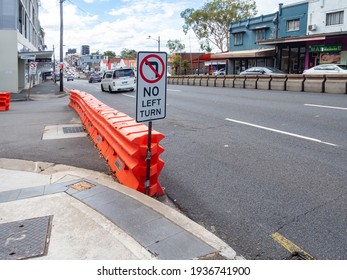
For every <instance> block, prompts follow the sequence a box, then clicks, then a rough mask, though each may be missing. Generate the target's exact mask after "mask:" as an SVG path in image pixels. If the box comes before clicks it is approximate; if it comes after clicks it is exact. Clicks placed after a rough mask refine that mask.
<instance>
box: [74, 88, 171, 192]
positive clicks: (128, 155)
mask: <svg viewBox="0 0 347 280" xmlns="http://www.w3.org/2000/svg"><path fill="white" fill-rule="evenodd" d="M69 106H70V107H72V108H73V109H75V110H76V112H77V113H78V115H79V116H80V118H81V120H82V122H83V124H84V126H85V128H86V129H87V131H88V133H89V135H90V137H91V138H92V139H93V141H94V143H95V145H96V146H97V147H98V149H99V150H100V152H101V154H102V155H103V156H104V158H105V159H106V161H107V162H108V165H109V166H110V168H111V169H112V171H113V172H114V173H115V176H116V177H117V179H118V180H119V182H120V183H121V184H123V185H125V186H127V187H130V188H132V189H135V190H137V191H140V192H143V193H146V188H145V181H146V153H147V144H148V127H147V126H146V125H144V124H140V123H137V122H136V121H135V120H134V119H133V118H131V117H129V116H128V115H126V114H124V113H122V112H119V111H117V110H115V109H113V108H111V107H109V106H107V105H105V104H103V103H102V102H100V101H99V100H98V99H96V98H95V97H94V96H92V95H91V94H88V93H85V92H81V91H78V90H71V91H70V103H69ZM163 138H164V135H163V134H161V133H159V132H157V131H155V130H153V131H152V142H151V153H152V157H151V162H150V186H149V190H148V194H149V195H150V196H154V195H162V194H164V191H163V188H162V187H161V185H160V183H159V181H158V178H159V174H160V172H161V170H162V169H163V166H164V161H162V160H161V159H160V158H159V155H160V154H161V153H162V152H163V151H164V149H163V148H162V147H161V146H160V145H159V142H160V141H161V140H162V139H163Z"/></svg>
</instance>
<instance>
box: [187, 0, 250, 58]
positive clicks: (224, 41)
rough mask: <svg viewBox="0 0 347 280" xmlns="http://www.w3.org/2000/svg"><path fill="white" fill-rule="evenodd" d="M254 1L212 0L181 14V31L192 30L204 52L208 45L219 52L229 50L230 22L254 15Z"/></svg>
mask: <svg viewBox="0 0 347 280" xmlns="http://www.w3.org/2000/svg"><path fill="white" fill-rule="evenodd" d="M256 13H257V11H256V4H255V1H254V0H212V1H209V2H207V3H205V5H204V6H203V7H202V8H201V9H198V10H194V9H186V10H184V11H183V12H181V17H182V18H183V19H184V21H185V24H184V25H183V31H184V32H185V33H186V34H187V32H188V30H189V29H192V30H193V31H194V33H195V35H196V36H197V37H198V39H199V40H201V41H202V43H201V48H202V49H204V50H206V48H207V47H209V46H210V45H209V43H211V44H213V45H214V46H216V47H217V48H218V49H219V50H220V51H221V52H223V51H225V50H228V49H229V47H228V46H229V28H230V24H231V22H234V21H238V20H240V19H242V18H247V17H252V16H254V15H256Z"/></svg>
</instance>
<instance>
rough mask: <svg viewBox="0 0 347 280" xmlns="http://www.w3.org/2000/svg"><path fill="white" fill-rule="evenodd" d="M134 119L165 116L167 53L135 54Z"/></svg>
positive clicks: (150, 119) (149, 119)
mask: <svg viewBox="0 0 347 280" xmlns="http://www.w3.org/2000/svg"><path fill="white" fill-rule="evenodd" d="M137 72H138V75H137V86H136V121H137V122H145V121H152V120H158V119H163V118H165V116H166V85H167V76H166V73H167V54H166V53H165V52H155V53H153V52H139V53H138V55H137Z"/></svg>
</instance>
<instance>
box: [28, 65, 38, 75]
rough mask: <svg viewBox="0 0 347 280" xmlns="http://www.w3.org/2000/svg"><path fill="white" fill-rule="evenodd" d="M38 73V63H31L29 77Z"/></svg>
mask: <svg viewBox="0 0 347 280" xmlns="http://www.w3.org/2000/svg"><path fill="white" fill-rule="evenodd" d="M36 72H37V62H30V63H29V75H35V74H36Z"/></svg>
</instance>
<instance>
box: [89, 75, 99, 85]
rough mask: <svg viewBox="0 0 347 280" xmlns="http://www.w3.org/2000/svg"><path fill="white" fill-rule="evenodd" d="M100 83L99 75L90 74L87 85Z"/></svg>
mask: <svg viewBox="0 0 347 280" xmlns="http://www.w3.org/2000/svg"><path fill="white" fill-rule="evenodd" d="M94 82H101V76H100V75H99V74H96V73H95V74H90V76H89V83H94Z"/></svg>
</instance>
